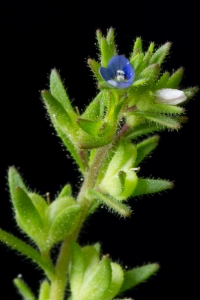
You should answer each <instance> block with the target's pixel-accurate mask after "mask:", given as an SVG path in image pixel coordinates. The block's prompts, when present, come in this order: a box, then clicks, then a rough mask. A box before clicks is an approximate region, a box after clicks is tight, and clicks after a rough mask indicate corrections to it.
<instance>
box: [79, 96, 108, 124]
mask: <svg viewBox="0 0 200 300" xmlns="http://www.w3.org/2000/svg"><path fill="white" fill-rule="evenodd" d="M103 116H104V93H103V92H100V93H99V94H98V95H97V96H96V97H95V99H94V100H93V101H92V102H90V104H89V105H88V106H87V107H86V109H85V111H84V113H83V114H82V115H81V118H83V119H89V120H92V121H98V120H99V119H101V118H103Z"/></svg>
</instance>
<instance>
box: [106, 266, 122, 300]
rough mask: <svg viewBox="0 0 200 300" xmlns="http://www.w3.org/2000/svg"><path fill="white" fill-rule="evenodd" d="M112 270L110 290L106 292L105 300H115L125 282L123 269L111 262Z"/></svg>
mask: <svg viewBox="0 0 200 300" xmlns="http://www.w3.org/2000/svg"><path fill="white" fill-rule="evenodd" d="M111 269H112V279H111V284H110V287H109V290H108V291H107V292H106V294H105V296H104V300H110V299H113V298H114V297H115V296H117V294H118V293H119V291H120V288H121V286H122V283H123V281H124V272H123V270H122V267H121V266H120V265H119V264H117V263H113V262H111Z"/></svg>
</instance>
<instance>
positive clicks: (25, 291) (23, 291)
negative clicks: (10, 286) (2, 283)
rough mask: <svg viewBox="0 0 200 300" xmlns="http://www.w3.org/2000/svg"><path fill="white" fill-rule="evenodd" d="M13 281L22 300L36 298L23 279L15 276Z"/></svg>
mask: <svg viewBox="0 0 200 300" xmlns="http://www.w3.org/2000/svg"><path fill="white" fill-rule="evenodd" d="M13 282H14V285H15V287H16V288H17V290H18V292H19V293H20V295H21V296H22V298H23V299H24V300H36V297H35V296H34V294H33V293H32V291H31V290H30V288H29V287H28V285H27V284H26V283H25V282H24V281H23V280H21V279H20V278H15V279H14V280H13Z"/></svg>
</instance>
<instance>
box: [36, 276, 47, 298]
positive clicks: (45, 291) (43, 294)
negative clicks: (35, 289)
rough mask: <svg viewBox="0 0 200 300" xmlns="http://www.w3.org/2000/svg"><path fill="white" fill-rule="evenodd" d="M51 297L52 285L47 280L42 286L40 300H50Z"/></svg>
mask: <svg viewBox="0 0 200 300" xmlns="http://www.w3.org/2000/svg"><path fill="white" fill-rule="evenodd" d="M49 296H50V284H49V283H48V281H47V280H44V281H43V282H42V283H41V285H40V291H39V298H38V300H49Z"/></svg>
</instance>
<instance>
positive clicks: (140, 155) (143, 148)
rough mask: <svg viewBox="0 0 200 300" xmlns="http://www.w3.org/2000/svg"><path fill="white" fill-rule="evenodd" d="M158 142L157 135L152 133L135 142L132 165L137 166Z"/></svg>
mask: <svg viewBox="0 0 200 300" xmlns="http://www.w3.org/2000/svg"><path fill="white" fill-rule="evenodd" d="M158 142H159V136H158V135H154V136H152V137H150V138H148V139H145V140H143V141H142V142H140V143H138V144H137V146H136V147H137V158H136V161H135V164H134V167H137V166H138V164H140V163H141V161H143V159H144V158H145V157H146V156H147V155H148V154H149V153H151V152H152V151H153V150H154V149H155V148H156V147H157V145H158Z"/></svg>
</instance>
